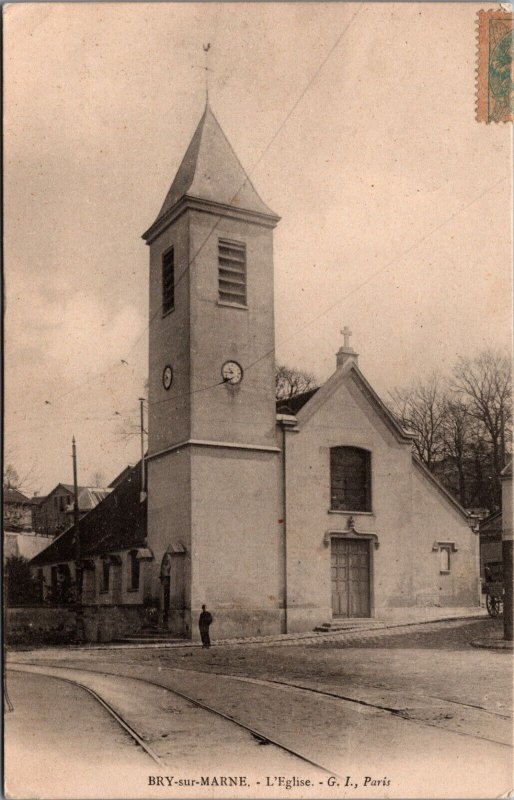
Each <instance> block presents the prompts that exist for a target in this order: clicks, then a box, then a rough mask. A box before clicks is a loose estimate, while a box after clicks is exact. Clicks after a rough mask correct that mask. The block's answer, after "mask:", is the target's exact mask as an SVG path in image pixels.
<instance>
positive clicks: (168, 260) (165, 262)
mask: <svg viewBox="0 0 514 800" xmlns="http://www.w3.org/2000/svg"><path fill="white" fill-rule="evenodd" d="M174 307H175V261H174V256H173V248H172V249H171V250H168V252H167V253H164V255H163V257H162V313H163V314H167V313H168V311H172V310H173V308H174Z"/></svg>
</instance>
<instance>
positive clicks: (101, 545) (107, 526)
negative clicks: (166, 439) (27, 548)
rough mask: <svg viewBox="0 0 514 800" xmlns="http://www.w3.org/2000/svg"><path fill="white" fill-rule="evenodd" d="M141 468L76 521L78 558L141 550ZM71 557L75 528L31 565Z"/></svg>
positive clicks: (143, 531) (143, 525) (143, 518)
mask: <svg viewBox="0 0 514 800" xmlns="http://www.w3.org/2000/svg"><path fill="white" fill-rule="evenodd" d="M140 489H141V466H140V464H139V465H136V466H135V467H133V468H132V470H131V471H130V473H129V474H128V475H127V476H126V477H125V479H124V480H123V481H121V483H119V484H118V485H117V486H116V488H115V489H113V490H112V491H111V492H109V494H108V495H107V496H106V497H105V499H104V500H102V502H101V503H99V504H98V505H97V506H96V507H95V508H93V509H92V510H91V511H90V512H89V513H88V514H86V516H85V517H83V519H81V520H80V525H79V532H80V547H81V555H82V558H86V557H91V556H95V555H102V554H104V553H105V554H106V553H112V552H116V551H119V550H126V549H130V548H132V547H142V546H144V543H145V541H146V530H147V524H146V514H147V511H146V510H147V501H146V500H145V501H144V502H143V503H141V502H140ZM74 558H75V526H74V525H72V526H71V527H70V528H67V529H66V530H65V531H64V533H61V535H60V536H58V537H57V538H56V539H54V540H53V541H52V543H51V544H50V545H49V546H48V547H47V548H46V549H45V550H43V551H42V552H41V553H39V554H38V555H37V556H36V557H35V558H34V559H33V560H32V562H31V563H32V564H33V566H42V565H43V564H57V563H61V562H65V561H72V560H73V559H74Z"/></svg>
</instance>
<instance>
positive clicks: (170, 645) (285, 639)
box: [9, 613, 487, 655]
mask: <svg viewBox="0 0 514 800" xmlns="http://www.w3.org/2000/svg"><path fill="white" fill-rule="evenodd" d="M486 618H487V615H485V614H483V613H482V614H480V613H477V614H472V615H469V616H468V615H466V616H451V617H440V618H438V619H427V620H415V621H413V622H393V623H383V624H381V625H379V626H377V624H376V621H375V623H374V624H373V625H372V626H370V627H362V628H350V629H349V630H346V631H345V630H338V631H327V633H322V632H321V631H320V632H317V633H314V632H313V631H310V632H309V633H307V632H306V633H284V634H279V635H277V636H273V637H267V636H260V637H253V636H251V637H247V638H240V639H219V640H218V641H216V642H214V643H213V644H212V645H211V647H213V648H216V647H238V646H241V645H254V644H255V645H270V646H272V645H283V646H286V645H293V644H295V643H296V642H316V641H320V640H321V641H324V640H327V639H339V638H341V639H351V638H352V636H357V637H360V636H361V635H362V634H368V635H370V634H373V633H381V632H382V631H385V630H394V629H395V628H410V627H414V626H416V625H433V624H435V623H437V622H458V621H465V620H469V621H473V620H480V619H486ZM201 646H202V645H201V642H196V641H192V640H191V639H186V640H183V641H177V640H172V641H170V642H152V641H149V642H138V643H121V642H120V643H118V644H116V643H109V642H106V643H103V644H100V643H95V644H92V643H90V644H79V645H64V646H63V645H56V646H55V647H52V648H51V647H44V648H32V649H28V650H10V651H9V652H10V654H13V655H14V654H15V653H31V652H37V653H39V654H42V653H43V652H45V651H46V652H50V653H53V652H55V650H66V651H68V652H81V651H86V652H87V651H90V650H172V649H178V648H188V647H189V648H191V647H197V648H198V647H201ZM474 646H475V645H474ZM476 646H477V647H479V646H485V645H476Z"/></svg>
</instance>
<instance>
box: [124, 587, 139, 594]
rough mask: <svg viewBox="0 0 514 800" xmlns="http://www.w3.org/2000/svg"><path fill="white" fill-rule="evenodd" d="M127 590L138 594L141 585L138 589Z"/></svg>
mask: <svg viewBox="0 0 514 800" xmlns="http://www.w3.org/2000/svg"><path fill="white" fill-rule="evenodd" d="M127 592H132V594H137V592H139V586H138V587H137V589H127Z"/></svg>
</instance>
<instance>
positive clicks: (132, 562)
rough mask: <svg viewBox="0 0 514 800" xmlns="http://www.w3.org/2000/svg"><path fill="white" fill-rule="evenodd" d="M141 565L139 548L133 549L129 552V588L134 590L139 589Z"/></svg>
mask: <svg viewBox="0 0 514 800" xmlns="http://www.w3.org/2000/svg"><path fill="white" fill-rule="evenodd" d="M139 565H140V561H139V559H138V557H137V550H131V551H130V553H129V567H130V583H129V589H130V590H131V591H132V592H136V591H137V590H138V589H139Z"/></svg>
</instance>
